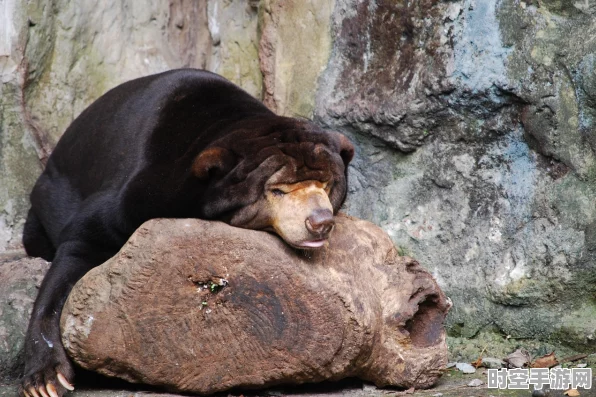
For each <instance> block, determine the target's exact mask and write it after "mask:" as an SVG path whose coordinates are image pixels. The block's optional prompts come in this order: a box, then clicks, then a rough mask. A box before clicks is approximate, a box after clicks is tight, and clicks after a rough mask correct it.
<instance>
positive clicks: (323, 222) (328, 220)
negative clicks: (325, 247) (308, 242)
mask: <svg viewBox="0 0 596 397" xmlns="http://www.w3.org/2000/svg"><path fill="white" fill-rule="evenodd" d="M304 223H305V224H306V229H307V230H308V231H309V232H310V233H311V234H313V235H314V236H316V237H317V238H319V239H327V237H328V236H329V233H331V231H332V230H333V227H334V226H335V220H334V219H333V212H331V211H330V210H329V209H327V208H318V209H316V210H314V211H313V212H312V213H311V214H310V215H309V216H308V218H306V220H305V221H304Z"/></svg>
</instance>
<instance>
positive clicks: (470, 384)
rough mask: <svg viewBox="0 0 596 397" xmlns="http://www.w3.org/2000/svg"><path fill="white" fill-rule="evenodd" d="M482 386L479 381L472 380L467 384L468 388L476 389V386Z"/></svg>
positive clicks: (481, 382)
mask: <svg viewBox="0 0 596 397" xmlns="http://www.w3.org/2000/svg"><path fill="white" fill-rule="evenodd" d="M483 384H484V381H482V380H480V379H472V380H471V381H470V382H469V383H468V386H469V387H478V386H482V385H483Z"/></svg>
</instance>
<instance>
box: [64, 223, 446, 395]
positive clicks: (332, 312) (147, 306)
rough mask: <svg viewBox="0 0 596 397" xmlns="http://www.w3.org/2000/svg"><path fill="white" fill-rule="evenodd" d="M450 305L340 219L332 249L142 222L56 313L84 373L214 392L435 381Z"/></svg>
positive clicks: (382, 239) (387, 248) (375, 238)
mask: <svg viewBox="0 0 596 397" xmlns="http://www.w3.org/2000/svg"><path fill="white" fill-rule="evenodd" d="M449 306H450V304H449V301H448V299H446V297H445V295H444V294H443V293H442V291H441V290H440V289H439V287H438V285H437V284H436V282H435V281H434V279H433V278H432V276H431V275H430V274H429V273H428V272H426V271H425V270H423V269H422V268H421V267H420V266H419V264H418V263H417V262H416V261H414V260H412V259H411V258H407V257H400V256H399V255H398V253H397V251H396V249H395V248H394V246H393V244H392V242H391V240H390V239H389V237H388V236H387V235H386V234H385V233H384V232H383V231H382V230H381V229H379V228H378V227H376V226H374V225H373V224H371V223H368V222H365V221H361V220H357V219H354V218H349V217H347V216H341V215H340V216H338V217H337V224H336V227H335V231H334V232H333V234H332V237H331V239H330V241H329V243H328V246H327V247H325V248H324V249H322V250H321V251H316V252H297V251H295V250H293V249H291V248H290V247H288V246H287V245H286V244H284V243H283V242H282V241H281V240H280V239H279V238H278V237H276V236H274V235H270V234H268V233H265V232H257V231H250V230H243V229H237V228H233V227H231V226H228V225H226V224H223V223H220V222H206V221H201V220H196V219H179V220H173V219H158V220H152V221H149V222H147V223H145V224H144V225H143V226H141V227H140V228H139V229H138V230H137V231H136V233H135V234H134V235H133V236H132V237H131V238H130V240H129V241H128V242H127V243H126V245H125V246H124V247H123V248H122V249H121V250H120V252H119V253H118V254H117V255H116V256H115V257H113V258H112V259H110V260H109V261H108V262H106V263H105V264H103V265H102V266H100V267H98V268H95V269H94V270H92V271H91V272H89V273H88V274H87V275H86V276H85V277H84V278H83V279H82V280H81V281H80V282H79V283H78V284H77V285H76V286H75V288H74V289H73V291H72V293H71V295H70V297H69V298H68V301H67V303H66V305H65V307H64V311H63V313H62V321H61V327H62V332H63V337H62V338H63V343H64V345H65V347H66V349H67V351H68V353H69V354H70V356H71V357H72V358H73V359H74V360H75V361H76V362H77V363H78V364H79V365H81V366H82V367H84V368H87V369H91V370H95V371H97V372H100V373H103V374H106V375H109V376H116V377H119V378H122V379H125V380H128V381H130V382H139V383H147V384H152V385H158V386H163V387H165V388H166V389H168V390H172V391H185V392H194V393H201V394H209V393H214V392H217V391H222V390H227V389H230V388H232V387H247V388H255V387H266V386H271V385H277V384H300V383H305V382H318V381H323V380H338V379H341V378H345V377H359V378H361V379H364V380H368V381H371V382H373V383H375V384H376V385H377V386H397V387H406V388H409V387H416V388H426V387H430V386H431V385H432V384H433V383H434V382H435V381H436V380H437V379H438V377H439V376H440V374H441V371H440V369H441V368H442V367H444V365H445V364H446V360H447V347H446V344H445V332H444V328H443V324H442V323H443V320H444V318H445V315H446V313H447V311H448V310H449Z"/></svg>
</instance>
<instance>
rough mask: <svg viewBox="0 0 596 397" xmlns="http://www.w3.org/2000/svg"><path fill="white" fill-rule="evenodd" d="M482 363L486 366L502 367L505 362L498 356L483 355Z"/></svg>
mask: <svg viewBox="0 0 596 397" xmlns="http://www.w3.org/2000/svg"><path fill="white" fill-rule="evenodd" d="M482 365H483V366H485V367H486V368H501V367H503V366H504V365H505V362H504V361H503V360H501V359H498V358H493V357H483V358H482Z"/></svg>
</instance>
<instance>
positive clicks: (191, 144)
mask: <svg viewBox="0 0 596 397" xmlns="http://www.w3.org/2000/svg"><path fill="white" fill-rule="evenodd" d="M353 155H354V148H353V146H352V144H351V143H350V142H349V140H348V139H347V138H346V137H344V136H343V135H341V134H340V133H338V132H333V131H324V130H322V129H321V128H319V127H317V126H316V125H314V124H313V123H311V122H309V121H307V120H301V119H295V118H288V117H281V116H277V115H275V114H274V113H272V112H271V111H270V110H269V109H267V108H266V107H265V106H264V105H263V104H262V103H260V102H259V101H257V100H256V99H254V98H253V97H251V96H250V95H249V94H248V93H246V92H245V91H243V90H242V89H240V88H239V87H237V86H235V85H234V84H232V83H231V82H229V81H227V80H226V79H224V78H223V77H220V76H218V75H216V74H213V73H209V72H206V71H200V70H192V69H183V70H174V71H169V72H165V73H161V74H157V75H153V76H148V77H143V78H139V79H136V80H133V81H129V82H127V83H124V84H122V85H120V86H118V87H116V88H114V89H112V90H111V91H109V92H107V93H106V94H105V95H103V96H102V97H101V98H99V99H98V100H97V101H95V102H94V103H93V104H92V105H91V106H89V107H88V108H87V109H86V110H85V111H83V112H82V113H81V115H80V116H79V117H78V118H76V119H75V120H74V121H73V123H72V124H71V125H70V126H69V127H68V129H67V130H66V132H65V133H64V135H63V136H62V138H61V139H60V141H59V142H58V144H57V146H56V148H55V150H54V151H53V153H52V155H51V156H50V158H49V160H48V163H47V166H46V168H45V170H44V172H43V174H42V175H41V176H40V177H39V179H38V180H37V183H36V184H35V187H34V188H33V191H32V193H31V209H30V211H29V214H28V217H27V222H26V224H25V229H24V233H23V244H24V246H25V249H26V251H27V253H28V254H29V255H30V256H39V257H42V258H44V259H46V260H48V261H51V262H52V265H51V267H50V270H49V271H48V273H47V274H46V276H45V278H44V280H43V283H42V285H41V288H40V290H39V294H38V297H37V299H36V301H35V305H34V308H33V313H32V316H31V321H30V324H29V328H28V330H27V336H26V342H25V374H24V377H23V379H22V380H21V385H20V388H19V393H20V395H21V396H29V397H42V396H47V395H50V396H54V397H55V396H61V395H63V394H64V393H65V392H66V390H67V389H68V390H72V388H73V387H72V385H71V383H72V381H73V377H74V373H73V367H72V364H71V363H70V361H69V360H68V358H67V356H66V353H65V351H64V348H63V346H62V342H61V339H60V330H59V319H60V314H61V310H62V306H63V304H64V302H65V300H66V298H67V296H68V294H69V292H70V290H71V289H72V287H73V286H74V284H75V283H76V282H77V281H78V280H79V279H80V278H81V277H82V276H83V275H84V274H85V273H87V272H88V271H89V270H90V269H91V268H93V267H95V266H98V265H99V264H101V263H103V262H104V261H106V260H107V259H108V258H110V257H111V256H113V255H114V254H116V252H117V251H118V250H119V249H120V248H121V247H122V245H124V243H125V242H126V240H127V239H128V238H129V237H130V235H131V234H132V233H133V232H134V231H135V230H136V229H137V228H138V227H139V226H140V225H141V224H142V223H143V222H145V221H147V220H149V219H152V218H161V217H169V218H190V217H196V218H201V219H214V220H220V221H224V222H227V223H228V224H230V225H233V226H237V227H241V228H248V229H255V230H265V231H270V232H273V233H276V234H277V235H279V237H281V238H282V239H283V240H284V241H285V242H286V243H287V244H289V245H290V246H292V247H295V248H297V249H317V248H320V247H322V246H324V244H325V241H326V239H327V238H328V236H329V233H331V231H332V230H333V226H334V220H333V216H334V214H335V213H337V211H338V210H339V208H340V207H341V205H342V203H343V201H344V199H345V196H346V185H347V169H348V163H349V162H350V160H351V159H352V156H353Z"/></svg>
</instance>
